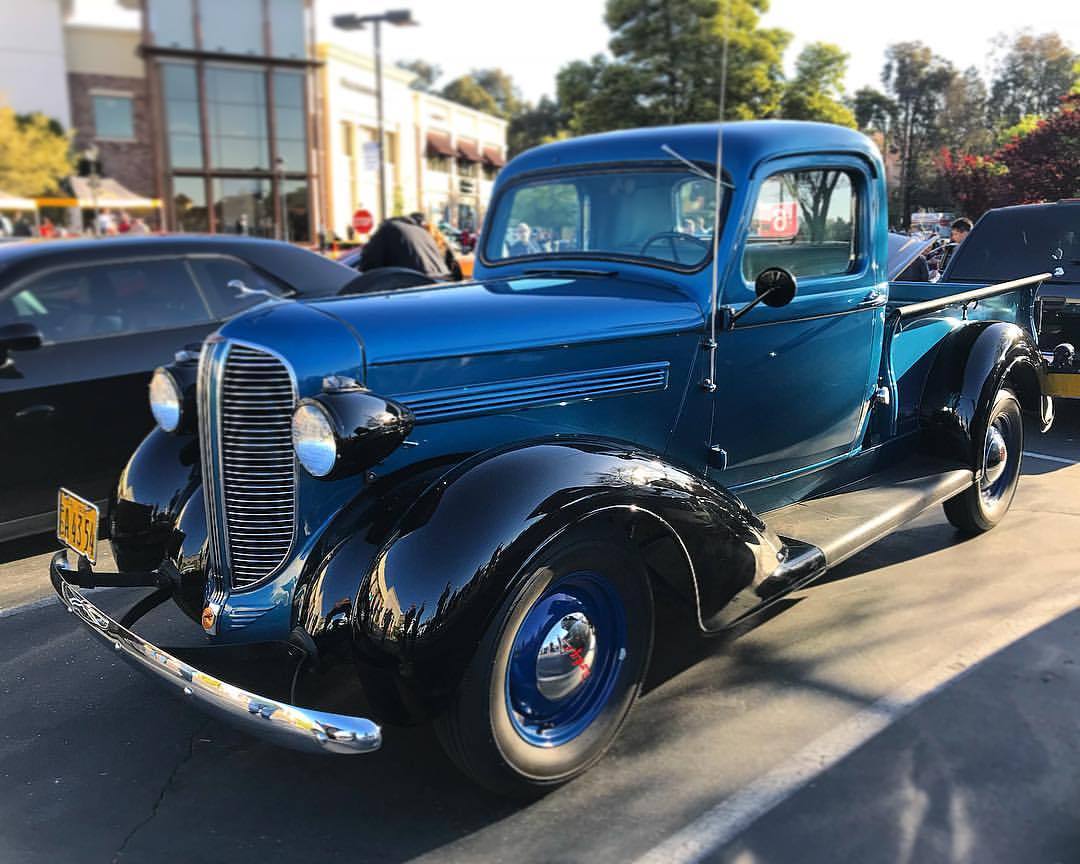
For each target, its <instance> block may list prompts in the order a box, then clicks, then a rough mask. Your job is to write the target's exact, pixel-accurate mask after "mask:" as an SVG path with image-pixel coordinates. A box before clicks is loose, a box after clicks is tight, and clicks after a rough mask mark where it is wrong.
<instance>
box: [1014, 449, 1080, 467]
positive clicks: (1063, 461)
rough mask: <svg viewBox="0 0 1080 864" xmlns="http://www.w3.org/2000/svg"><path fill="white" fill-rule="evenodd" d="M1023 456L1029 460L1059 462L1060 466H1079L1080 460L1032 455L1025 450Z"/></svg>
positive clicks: (1042, 454)
mask: <svg viewBox="0 0 1080 864" xmlns="http://www.w3.org/2000/svg"><path fill="white" fill-rule="evenodd" d="M1024 455H1025V456H1027V457H1028V458H1029V459H1042V460H1043V461H1044V462H1060V463H1061V464H1062V465H1080V459H1066V458H1065V457H1064V456H1050V455H1048V454H1046V453H1033V452H1032V451H1030V450H1025V451H1024Z"/></svg>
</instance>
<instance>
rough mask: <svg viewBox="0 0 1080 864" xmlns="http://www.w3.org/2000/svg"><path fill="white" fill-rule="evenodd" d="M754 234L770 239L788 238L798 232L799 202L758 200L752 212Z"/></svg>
mask: <svg viewBox="0 0 1080 864" xmlns="http://www.w3.org/2000/svg"><path fill="white" fill-rule="evenodd" d="M754 222H755V228H754V236H755V237H768V238H769V239H770V240H790V239H791V238H793V237H794V236H795V235H796V234H798V233H799V203H798V202H797V201H781V202H780V203H778V204H770V203H768V202H764V201H762V202H759V203H758V205H757V211H756V212H755V213H754Z"/></svg>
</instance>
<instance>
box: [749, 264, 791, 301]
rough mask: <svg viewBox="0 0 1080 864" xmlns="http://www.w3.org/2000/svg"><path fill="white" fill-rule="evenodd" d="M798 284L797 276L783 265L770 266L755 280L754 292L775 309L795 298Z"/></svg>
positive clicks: (758, 297) (759, 298)
mask: <svg viewBox="0 0 1080 864" xmlns="http://www.w3.org/2000/svg"><path fill="white" fill-rule="evenodd" d="M796 290H797V285H796V282H795V277H794V276H793V275H792V274H791V273H789V272H788V271H787V270H785V269H784V268H783V267H769V268H768V269H767V270H762V271H761V272H760V273H758V275H757V279H755V280H754V293H755V294H757V299H758V300H760V301H761V302H762V303H764V304H765V305H766V306H770V307H772V308H773V309H779V308H780V307H781V306H787V305H788V303H790V302H791V301H792V300H794V299H795V291H796Z"/></svg>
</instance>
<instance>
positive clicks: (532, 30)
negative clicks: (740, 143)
mask: <svg viewBox="0 0 1080 864" xmlns="http://www.w3.org/2000/svg"><path fill="white" fill-rule="evenodd" d="M216 2H225V0H216ZM403 6H408V7H409V8H410V9H412V12H413V17H414V18H416V19H417V20H418V21H419V22H420V26H418V27H403V28H394V27H385V28H384V30H383V32H384V38H383V46H384V49H383V50H384V56H385V57H386V58H387V59H388V60H391V61H392V60H398V59H406V60H407V59H412V58H421V59H424V60H426V61H427V62H429V63H433V64H434V65H436V66H439V67H441V68H442V70H443V75H444V77H443V82H444V83H445V82H446V81H448V80H449V79H450V78H452V77H454V76H456V75H461V74H464V73H466V72H468V71H469V70H470V69H471V68H474V67H489V66H500V67H502V68H503V69H505V70H506V71H508V72H509V73H510V74H511V75H512V76H513V78H514V80H515V82H517V84H518V86H519V87H520V88H521V90H522V92H523V94H524V95H525V97H526V98H527V99H529V100H532V101H535V100H536V99H538V98H539V97H540V95H541V94H543V93H548V94H552V93H553V92H554V89H555V73H556V72H557V71H558V69H559V67H560V66H562V65H563V64H564V63H568V62H570V61H571V60H577V59H587V58H588V57H591V56H592V55H593V54H596V53H600V52H604V51H605V50H606V48H607V41H608V29H607V27H606V26H605V25H604V20H603V17H604V2H603V0H545V2H534V0H530V2H527V3H526V2H521V0H470V2H466V3H455V2H448V0H412V2H410V0H387V2H385V3H378V2H372V0H316V18H317V27H318V37H317V38H318V39H319V40H320V41H338V42H341V43H342V44H344V45H346V46H348V47H350V48H353V49H354V50H359V51H370V50H371V33H370V31H361V32H354V33H344V32H342V31H338V30H335V28H334V27H333V26H331V24H330V19H331V18H332V17H333V16H334V15H335V14H340V13H342V12H357V13H361V14H368V13H372V12H377V11H381V10H384V9H388V8H389V9H393V8H399V7H403ZM908 9H910V10H911V11H906V10H908ZM75 14H76V16H77V18H79V19H81V20H91V21H97V22H100V23H110V24H118V25H122V24H124V23H125V22H127V23H131V22H133V21H134V19H133V18H132V13H124V12H123V11H121V10H119V9H118V7H117V5H116V0H76V10H75ZM762 23H763V24H764V25H766V26H770V27H781V28H783V29H785V30H788V31H790V32H792V33H793V34H795V39H794V40H793V42H792V45H791V47H789V48H788V52H787V54H786V55H785V63H786V65H787V68H788V71H790V70H791V67H792V66H793V64H794V61H795V57H796V55H797V54H798V51H799V49H800V48H801V47H802V46H803V45H805V44H806V43H807V42H815V41H827V42H835V43H837V44H838V45H840V47H841V48H843V49H844V50H845V51H846V52H848V54H849V55H850V59H849V63H848V75H847V90H848V92H849V93H851V92H854V91H855V90H857V89H858V88H859V87H862V86H867V85H869V86H873V87H880V86H881V84H880V76H881V67H882V64H883V62H884V60H883V58H884V53H885V46H886V44H888V43H890V42H900V41H907V40H915V39H919V40H921V41H923V42H925V43H926V44H928V45H929V46H930V47H931V48H932V49H933V50H934V51H935V52H936V53H938V54H940V55H942V56H943V57H945V58H947V59H949V60H951V61H952V63H953V64H954V65H955V66H957V67H958V68H960V69H964V68H966V67H968V66H975V67H976V68H978V69H979V70H980V71H981V72H983V73H984V74H987V75H988V74H989V72H990V71H991V63H992V45H991V40H992V39H993V38H994V37H995V36H997V35H998V34H1000V33H1005V34H1010V35H1011V34H1014V33H1016V32H1017V31H1020V30H1023V29H1031V30H1033V31H1034V32H1036V33H1045V32H1048V31H1055V32H1057V33H1059V34H1060V35H1061V36H1062V37H1063V38H1064V39H1065V40H1066V41H1068V42H1069V43H1071V45H1072V46H1073V48H1074V49H1075V50H1078V51H1080V2H1078V0H935V2H924V3H899V2H896V0H892V2H888V3H886V2H884V0H869V2H867V0H772V3H771V8H770V10H769V12H768V13H767V14H766V15H765V17H764V18H763V21H762Z"/></svg>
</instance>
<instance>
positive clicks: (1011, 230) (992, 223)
mask: <svg viewBox="0 0 1080 864" xmlns="http://www.w3.org/2000/svg"><path fill="white" fill-rule="evenodd" d="M1057 267H1061V268H1062V269H1063V270H1064V271H1065V274H1064V276H1061V277H1058V278H1057V279H1056V280H1055V281H1058V282H1080V205H1073V204H1050V205H1047V206H1045V207H1031V208H1027V207H1025V208H1019V209H1015V210H1011V209H1010V210H1000V211H998V212H991V213H987V214H986V215H985V216H983V218H982V219H980V220H979V224H978V225H976V226H975V228H974V229H973V230H972V232H971V234H970V236H969V237H968V238H967V240H965V241H964V242H963V243H962V244H960V248H959V249H957V250H956V253H955V254H954V255H953V259H952V262H951V263H950V264H949V267H948V270H947V272H946V273H945V279H946V280H948V281H950V282H1004V281H1007V280H1009V279H1019V278H1021V277H1023V276H1034V275H1035V274H1036V273H1047V272H1053V270H1054V269H1055V268H1057Z"/></svg>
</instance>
